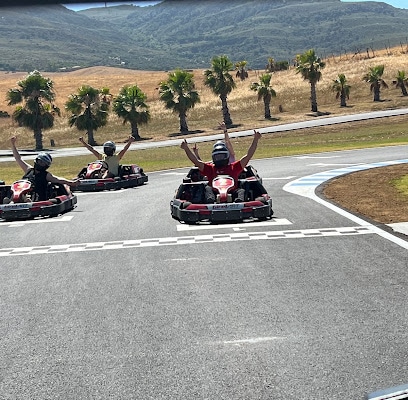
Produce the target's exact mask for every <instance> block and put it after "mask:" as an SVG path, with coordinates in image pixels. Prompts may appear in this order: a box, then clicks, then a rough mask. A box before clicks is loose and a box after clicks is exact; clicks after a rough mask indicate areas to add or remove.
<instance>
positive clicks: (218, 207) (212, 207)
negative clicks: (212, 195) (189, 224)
mask: <svg viewBox="0 0 408 400" xmlns="http://www.w3.org/2000/svg"><path fill="white" fill-rule="evenodd" d="M207 207H208V209H210V210H220V211H224V210H240V209H241V208H244V205H243V204H242V203H230V204H207Z"/></svg>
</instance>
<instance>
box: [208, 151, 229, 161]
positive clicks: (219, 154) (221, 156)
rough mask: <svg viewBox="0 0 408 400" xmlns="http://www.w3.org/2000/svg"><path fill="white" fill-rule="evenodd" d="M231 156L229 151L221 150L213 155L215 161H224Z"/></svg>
mask: <svg viewBox="0 0 408 400" xmlns="http://www.w3.org/2000/svg"><path fill="white" fill-rule="evenodd" d="M228 158H229V154H228V152H227V151H219V152H217V153H214V154H213V155H212V159H213V161H222V160H226V159H228Z"/></svg>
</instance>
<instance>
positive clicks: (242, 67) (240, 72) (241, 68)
mask: <svg viewBox="0 0 408 400" xmlns="http://www.w3.org/2000/svg"><path fill="white" fill-rule="evenodd" d="M247 64H248V62H247V61H239V62H237V63H235V69H236V70H237V73H236V74H235V76H236V77H237V78H240V79H241V81H244V80H245V79H246V78H248V71H247V69H246V66H247Z"/></svg>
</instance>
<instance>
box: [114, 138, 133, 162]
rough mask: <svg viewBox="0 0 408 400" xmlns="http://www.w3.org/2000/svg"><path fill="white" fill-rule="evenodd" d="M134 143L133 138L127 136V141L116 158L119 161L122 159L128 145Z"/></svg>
mask: <svg viewBox="0 0 408 400" xmlns="http://www.w3.org/2000/svg"><path fill="white" fill-rule="evenodd" d="M134 141H135V138H134V137H133V136H129V139H128V140H127V142H126V144H125V147H124V148H123V149H122V150H121V151H120V152H119V153H118V158H119V160H120V159H122V157H123V156H124V155H125V153H126V152H127V151H128V149H129V147H130V145H131V144H132V143H133V142H134Z"/></svg>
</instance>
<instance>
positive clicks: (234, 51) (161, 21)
mask: <svg viewBox="0 0 408 400" xmlns="http://www.w3.org/2000/svg"><path fill="white" fill-rule="evenodd" d="M407 20H408V10H403V9H397V8H394V7H392V6H389V5H387V4H385V3H378V2H372V1H366V2H360V3H343V2H341V1H340V0H277V1H271V0H235V1H230V0H217V1H214V0H200V1H197V0H194V1H193V0H164V1H163V2H162V3H159V4H156V5H154V6H149V7H138V6H112V7H105V8H91V9H88V10H83V11H79V12H75V11H72V10H68V9H66V8H65V7H64V6H61V5H49V6H30V7H29V6H27V7H3V8H1V15H0V21H1V24H0V51H1V54H2V58H1V59H0V69H3V70H23V71H29V70H33V69H40V70H48V71H55V70H58V69H59V68H72V67H74V66H82V67H85V66H94V65H106V66H118V65H120V66H122V67H125V68H132V69H146V70H170V69H174V68H177V67H180V68H186V69H189V68H207V67H209V65H210V60H211V58H212V57H213V56H215V55H220V54H226V55H228V56H229V57H230V59H231V60H232V61H241V60H246V61H248V66H249V67H250V68H254V69H260V68H264V67H265V65H266V62H267V59H268V58H269V57H273V58H274V59H275V60H276V61H283V60H284V61H289V62H291V61H292V60H293V58H294V57H295V56H296V54H299V53H302V52H304V51H305V50H308V49H310V48H314V49H315V50H316V52H317V53H318V54H319V55H320V56H322V57H328V56H331V55H332V54H336V55H338V54H342V53H345V52H347V53H359V52H361V53H365V52H366V51H367V49H380V48H381V49H383V48H387V47H392V46H401V48H402V49H403V50H404V51H406V49H407V47H408V43H407V40H408V39H407V34H406V22H407Z"/></svg>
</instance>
